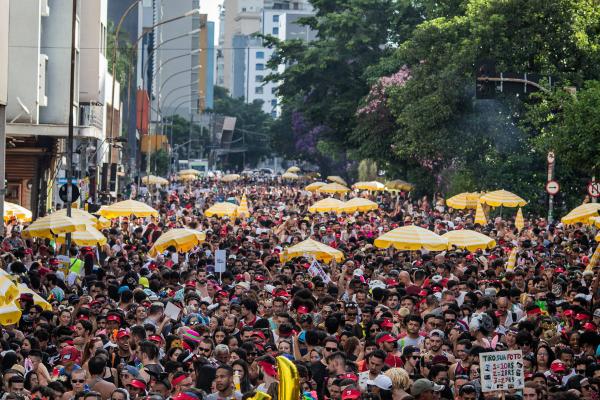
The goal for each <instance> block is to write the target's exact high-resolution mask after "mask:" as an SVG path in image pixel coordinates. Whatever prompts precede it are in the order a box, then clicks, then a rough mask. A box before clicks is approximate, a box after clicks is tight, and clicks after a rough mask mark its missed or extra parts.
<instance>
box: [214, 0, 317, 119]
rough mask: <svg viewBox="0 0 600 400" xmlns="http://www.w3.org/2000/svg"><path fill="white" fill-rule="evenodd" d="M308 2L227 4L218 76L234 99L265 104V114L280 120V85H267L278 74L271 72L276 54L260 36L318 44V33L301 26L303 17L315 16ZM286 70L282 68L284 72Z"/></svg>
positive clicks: (236, 1) (255, 0) (227, 1)
mask: <svg viewBox="0 0 600 400" xmlns="http://www.w3.org/2000/svg"><path fill="white" fill-rule="evenodd" d="M313 13H314V11H313V9H312V7H311V5H310V3H309V2H308V1H307V0H289V1H286V0H279V1H275V0H252V1H245V0H225V3H224V12H223V14H224V15H223V19H222V22H223V25H224V28H223V29H222V36H221V37H220V38H219V45H220V47H221V48H220V49H219V57H220V59H218V60H217V68H220V69H222V71H221V70H218V71H217V76H218V77H220V76H222V77H223V79H222V81H221V82H222V84H223V85H224V86H225V88H226V89H228V90H229V93H230V94H231V96H232V97H235V98H240V97H241V98H244V99H245V100H246V102H248V103H252V102H254V101H257V100H258V101H261V102H262V109H263V111H264V112H266V113H268V114H271V115H272V116H273V117H277V116H278V115H279V112H280V107H279V103H278V99H277V95H276V91H277V83H275V82H268V83H267V82H264V78H265V77H266V76H267V75H269V74H270V73H272V72H274V71H272V70H270V69H269V68H267V62H268V60H269V59H270V58H271V56H272V54H273V50H272V49H269V48H266V47H264V45H263V42H262V39H260V38H259V37H257V36H256V34H257V33H260V34H263V35H272V36H275V37H277V38H278V39H280V40H289V39H300V40H304V41H307V42H308V41H311V40H314V38H315V35H316V33H315V32H313V31H310V30H309V29H307V28H306V27H304V26H300V25H299V24H298V22H297V21H298V19H299V18H300V17H303V16H308V15H313ZM282 68H285V66H280V67H279V68H278V70H279V71H282Z"/></svg>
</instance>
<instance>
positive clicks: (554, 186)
mask: <svg viewBox="0 0 600 400" xmlns="http://www.w3.org/2000/svg"><path fill="white" fill-rule="evenodd" d="M559 190H560V185H559V184H558V182H556V181H549V182H548V183H546V192H548V194H549V195H551V196H554V195H555V194H556V193H558V191H559Z"/></svg>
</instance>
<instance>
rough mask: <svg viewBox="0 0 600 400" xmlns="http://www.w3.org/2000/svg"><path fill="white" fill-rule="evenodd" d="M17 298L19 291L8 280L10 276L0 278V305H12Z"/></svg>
mask: <svg viewBox="0 0 600 400" xmlns="http://www.w3.org/2000/svg"><path fill="white" fill-rule="evenodd" d="M18 296H19V289H18V288H17V286H16V285H15V283H14V282H13V281H11V280H10V275H8V274H7V275H2V276H0V304H9V303H12V302H13V301H14V300H15V299H16V298H17V297H18Z"/></svg>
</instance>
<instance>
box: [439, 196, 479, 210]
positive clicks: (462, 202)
mask: <svg viewBox="0 0 600 400" xmlns="http://www.w3.org/2000/svg"><path fill="white" fill-rule="evenodd" d="M481 195H482V193H478V192H473V193H469V192H465V193H459V194H457V195H456V196H452V197H450V198H449V199H448V200H446V205H447V206H448V207H452V208H454V209H456V210H464V209H465V208H472V209H475V208H477V203H478V202H479V197H480V196H481Z"/></svg>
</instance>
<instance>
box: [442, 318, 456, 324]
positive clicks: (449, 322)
mask: <svg viewBox="0 0 600 400" xmlns="http://www.w3.org/2000/svg"><path fill="white" fill-rule="evenodd" d="M445 321H446V323H447V324H453V323H455V322H456V320H455V319H453V318H448V319H446V320H445Z"/></svg>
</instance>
